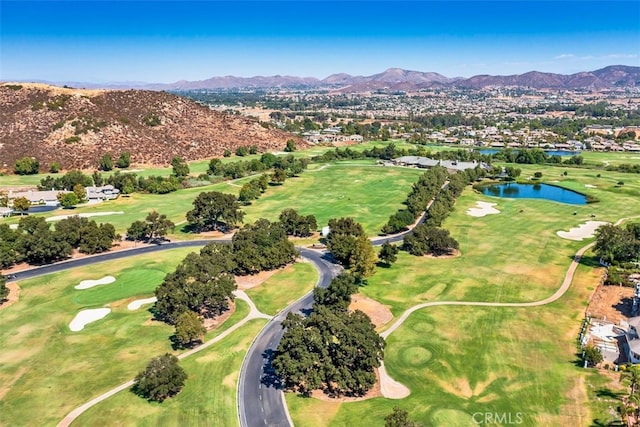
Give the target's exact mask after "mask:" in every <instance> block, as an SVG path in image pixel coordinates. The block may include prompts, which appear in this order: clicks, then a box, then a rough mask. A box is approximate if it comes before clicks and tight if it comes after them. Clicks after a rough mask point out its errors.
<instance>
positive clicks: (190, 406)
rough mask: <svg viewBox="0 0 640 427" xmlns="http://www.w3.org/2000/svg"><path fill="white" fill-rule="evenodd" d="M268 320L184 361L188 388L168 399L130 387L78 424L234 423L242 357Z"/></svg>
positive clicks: (206, 424)
mask: <svg viewBox="0 0 640 427" xmlns="http://www.w3.org/2000/svg"><path fill="white" fill-rule="evenodd" d="M265 322H266V321H265V320H263V319H256V320H252V321H250V322H249V323H248V324H246V325H244V326H242V327H241V328H240V329H238V330H237V331H236V332H234V333H233V334H232V335H230V336H228V337H226V338H225V339H224V340H222V341H220V342H218V343H216V344H214V345H213V346H211V347H209V348H208V349H206V350H203V351H202V352H201V353H197V354H195V355H193V356H190V357H188V358H186V359H183V360H182V361H180V365H181V366H182V367H183V368H184V369H185V371H186V372H187V375H188V378H187V381H186V383H185V387H184V389H183V390H182V391H181V392H180V393H179V394H178V395H177V396H175V397H174V398H171V399H168V400H166V401H164V402H163V403H156V402H148V401H146V400H145V399H143V398H141V397H138V396H136V395H135V394H133V393H131V392H130V391H129V390H126V391H122V392H120V393H118V394H116V395H115V396H113V397H111V398H109V399H107V400H105V401H103V402H100V403H99V404H98V405H96V406H94V407H93V408H91V409H89V410H88V411H87V412H86V413H84V414H83V415H81V416H80V417H79V418H78V420H77V421H76V422H75V424H77V425H120V426H179V425H184V426H212V425H217V426H233V425H237V424H238V416H237V411H236V406H237V405H236V383H237V380H238V375H239V372H240V366H241V364H242V359H243V358H244V355H245V353H246V351H247V349H248V348H249V345H250V344H251V341H252V340H253V338H254V337H255V336H256V335H257V334H258V332H259V331H260V329H261V328H262V327H263V326H264V324H265Z"/></svg>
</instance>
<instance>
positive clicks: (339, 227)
mask: <svg viewBox="0 0 640 427" xmlns="http://www.w3.org/2000/svg"><path fill="white" fill-rule="evenodd" d="M329 230H330V231H329V235H328V236H327V249H329V252H331V254H332V255H333V257H334V258H335V259H336V261H338V262H339V263H340V264H343V265H344V266H345V267H347V268H349V267H350V266H351V263H352V262H353V260H354V257H353V254H354V251H355V248H356V241H357V240H358V238H360V237H364V238H366V236H365V234H364V229H363V228H362V226H361V225H360V224H358V223H357V222H356V221H355V220H354V219H353V218H339V219H335V218H334V219H331V220H329Z"/></svg>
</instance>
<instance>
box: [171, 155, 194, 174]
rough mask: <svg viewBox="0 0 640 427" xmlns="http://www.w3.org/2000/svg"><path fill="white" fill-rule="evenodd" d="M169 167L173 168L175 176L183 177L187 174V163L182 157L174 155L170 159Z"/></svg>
mask: <svg viewBox="0 0 640 427" xmlns="http://www.w3.org/2000/svg"><path fill="white" fill-rule="evenodd" d="M171 167H172V168H173V175H174V176H175V177H176V178H178V179H183V178H186V177H187V176H189V172H190V171H189V165H188V164H187V162H185V161H184V159H183V158H182V157H177V156H176V157H174V158H173V159H171Z"/></svg>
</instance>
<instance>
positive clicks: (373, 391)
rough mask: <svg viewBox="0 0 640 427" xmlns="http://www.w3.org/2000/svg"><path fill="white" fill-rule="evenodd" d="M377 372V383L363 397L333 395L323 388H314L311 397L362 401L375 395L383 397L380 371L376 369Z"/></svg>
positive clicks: (340, 400) (326, 399) (327, 400)
mask: <svg viewBox="0 0 640 427" xmlns="http://www.w3.org/2000/svg"><path fill="white" fill-rule="evenodd" d="M374 371H375V374H376V383H375V384H374V385H373V387H371V389H370V390H369V391H368V392H367V394H365V395H364V396H362V397H347V396H342V397H331V396H329V395H327V394H324V393H323V392H322V391H321V390H314V391H313V392H311V397H312V398H314V399H318V400H324V401H325V402H360V401H361V400H367V399H373V398H374V397H382V391H381V390H380V373H379V372H378V369H374Z"/></svg>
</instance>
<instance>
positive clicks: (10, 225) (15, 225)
mask: <svg viewBox="0 0 640 427" xmlns="http://www.w3.org/2000/svg"><path fill="white" fill-rule="evenodd" d="M9 228H10V229H12V230H17V229H18V224H9Z"/></svg>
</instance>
